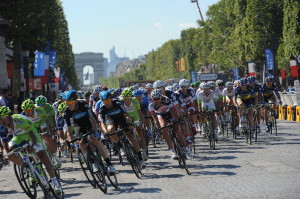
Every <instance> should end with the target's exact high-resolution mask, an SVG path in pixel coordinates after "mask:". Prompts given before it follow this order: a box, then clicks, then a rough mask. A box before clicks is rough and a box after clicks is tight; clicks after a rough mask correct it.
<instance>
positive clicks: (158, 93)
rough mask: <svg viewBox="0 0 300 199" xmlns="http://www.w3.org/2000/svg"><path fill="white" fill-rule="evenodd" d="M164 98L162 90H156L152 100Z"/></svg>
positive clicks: (153, 92)
mask: <svg viewBox="0 0 300 199" xmlns="http://www.w3.org/2000/svg"><path fill="white" fill-rule="evenodd" d="M161 96H162V92H161V90H160V89H154V90H153V91H152V92H151V98H152V99H155V98H160V97H161Z"/></svg>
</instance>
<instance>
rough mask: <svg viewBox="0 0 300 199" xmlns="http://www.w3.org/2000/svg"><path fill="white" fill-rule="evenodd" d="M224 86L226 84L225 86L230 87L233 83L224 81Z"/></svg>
mask: <svg viewBox="0 0 300 199" xmlns="http://www.w3.org/2000/svg"><path fill="white" fill-rule="evenodd" d="M225 86H226V87H232V86H233V83H232V82H226V84H225Z"/></svg>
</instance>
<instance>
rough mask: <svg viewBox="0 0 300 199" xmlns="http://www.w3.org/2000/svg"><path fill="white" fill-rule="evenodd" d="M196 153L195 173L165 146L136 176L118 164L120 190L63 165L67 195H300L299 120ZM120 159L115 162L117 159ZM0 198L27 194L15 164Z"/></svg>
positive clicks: (5, 173)
mask: <svg viewBox="0 0 300 199" xmlns="http://www.w3.org/2000/svg"><path fill="white" fill-rule="evenodd" d="M196 150H197V152H196V155H195V157H194V159H193V160H191V161H188V164H189V165H190V171H191V172H192V175H190V176H188V175H186V172H185V171H184V170H183V169H180V168H179V166H178V164H177V162H176V161H173V160H171V159H170V158H169V154H168V153H167V151H166V146H165V145H160V146H159V147H158V148H156V149H155V150H154V149H153V148H152V147H151V148H150V159H149V161H148V167H147V169H145V170H144V173H145V175H144V176H143V177H142V179H137V178H136V177H135V175H134V174H133V172H132V171H131V168H130V167H129V165H126V166H124V167H123V166H121V165H116V168H117V170H118V171H119V174H118V180H119V184H120V186H119V188H118V189H114V188H113V187H111V186H109V188H108V193H107V194H103V193H102V192H101V191H100V190H99V189H92V188H91V186H90V185H89V184H88V182H87V180H86V179H85V176H84V174H83V173H82V171H81V170H80V168H79V164H78V162H76V163H74V164H72V163H65V164H64V165H63V169H62V171H61V175H62V179H63V187H64V190H65V197H66V198H72V199H73V198H80V199H81V198H90V199H92V198H103V199H104V198H105V199H110V198H113V199H126V198H130V199H139V198H143V199H147V198H149V199H156V198H159V199H165V198H172V199H174V198H176V199H177V198H180V199H181V198H182V199H183V198H189V199H199V198H201V199H206V198H212V199H215V198H217V199H223V198H226V199H227V198H230V199H231V198H236V199H240V198H270V199H281V198H288V199H299V198H300V123H296V122H288V121H283V120H282V121H280V120H279V121H278V136H277V137H275V136H271V135H268V134H266V133H265V132H262V133H261V134H260V135H259V137H258V142H254V143H253V145H251V146H250V145H248V144H246V142H245V140H244V139H243V138H239V139H237V140H232V138H231V137H229V138H222V137H221V136H220V141H219V142H218V143H217V150H215V151H212V150H210V149H209V147H208V143H207V142H204V140H203V139H202V138H199V137H198V139H197V148H196ZM114 162H115V163H116V161H114ZM0 175H1V178H0V187H1V188H0V198H5V199H19V198H26V195H25V194H24V193H22V190H21V188H20V186H19V184H18V182H17V180H16V178H15V176H14V173H13V168H12V166H9V167H5V168H3V169H2V170H1V171H0Z"/></svg>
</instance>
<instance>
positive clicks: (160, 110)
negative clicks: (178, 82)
mask: <svg viewBox="0 0 300 199" xmlns="http://www.w3.org/2000/svg"><path fill="white" fill-rule="evenodd" d="M172 107H173V104H172V102H171V100H170V99H169V98H168V97H166V96H162V97H161V103H160V105H158V106H157V105H156V104H155V103H154V102H153V103H150V104H149V112H150V113H151V114H156V115H157V117H158V118H159V119H166V120H170V119H171V113H170V108H172Z"/></svg>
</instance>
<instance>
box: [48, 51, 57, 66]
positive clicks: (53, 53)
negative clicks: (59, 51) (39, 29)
mask: <svg viewBox="0 0 300 199" xmlns="http://www.w3.org/2000/svg"><path fill="white" fill-rule="evenodd" d="M55 59H56V51H55V50H49V68H50V69H52V70H54V66H55Z"/></svg>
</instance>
